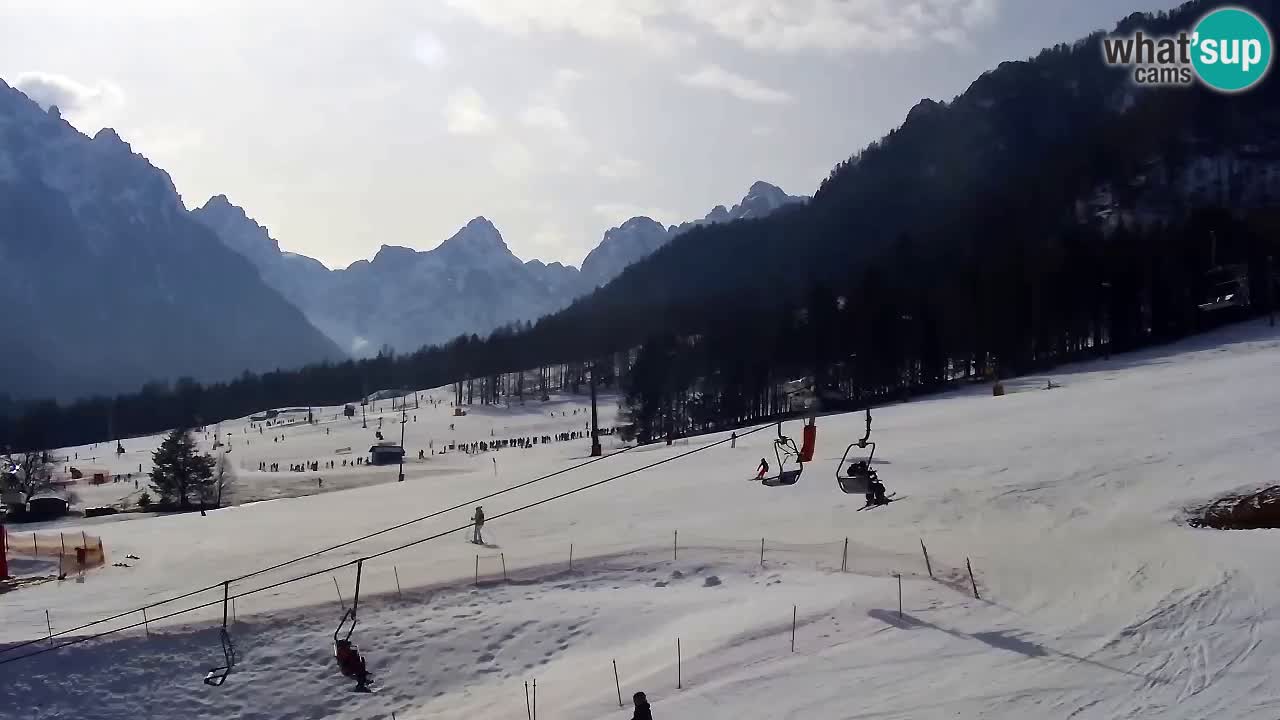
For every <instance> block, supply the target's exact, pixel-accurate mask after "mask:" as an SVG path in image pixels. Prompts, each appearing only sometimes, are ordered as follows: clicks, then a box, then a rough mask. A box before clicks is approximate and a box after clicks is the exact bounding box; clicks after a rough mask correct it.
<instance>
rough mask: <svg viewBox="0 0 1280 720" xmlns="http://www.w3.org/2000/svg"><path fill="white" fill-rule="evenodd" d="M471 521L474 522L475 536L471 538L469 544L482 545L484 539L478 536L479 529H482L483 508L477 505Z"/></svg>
mask: <svg viewBox="0 0 1280 720" xmlns="http://www.w3.org/2000/svg"><path fill="white" fill-rule="evenodd" d="M471 521H472V522H474V523H475V526H476V527H475V535H474V537H472V538H471V542H473V543H475V544H476V545H483V544H484V538H483V537H481V536H480V531H481V529H483V528H484V508H482V507H480V506H479V505H477V506H476V514H475V516H473V517H472V518H471Z"/></svg>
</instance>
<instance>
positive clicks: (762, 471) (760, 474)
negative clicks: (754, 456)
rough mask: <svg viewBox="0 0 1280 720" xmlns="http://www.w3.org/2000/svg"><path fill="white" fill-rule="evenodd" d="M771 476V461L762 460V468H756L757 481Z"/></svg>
mask: <svg viewBox="0 0 1280 720" xmlns="http://www.w3.org/2000/svg"><path fill="white" fill-rule="evenodd" d="M768 474H769V461H768V460H765V459H764V458H760V466H759V467H757V468H756V480H763V479H764V476H765V475H768Z"/></svg>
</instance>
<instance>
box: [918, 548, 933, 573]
mask: <svg viewBox="0 0 1280 720" xmlns="http://www.w3.org/2000/svg"><path fill="white" fill-rule="evenodd" d="M920 552H922V553H924V569H925V570H928V571H929V579H930V580H932V579H933V564H932V563H930V562H929V548H927V547H925V546H924V538H920Z"/></svg>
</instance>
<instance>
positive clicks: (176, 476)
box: [151, 428, 216, 510]
mask: <svg viewBox="0 0 1280 720" xmlns="http://www.w3.org/2000/svg"><path fill="white" fill-rule="evenodd" d="M151 460H152V463H153V464H154V465H155V467H154V468H153V469H152V470H151V487H152V488H154V489H155V491H156V494H158V495H159V496H160V501H161V502H162V503H164V504H166V505H177V507H178V508H180V509H184V510H185V509H189V508H190V507H191V502H192V500H193V499H195V500H198V501H200V502H201V503H203V501H204V500H205V499H206V498H210V497H211V496H212V494H213V493H216V487H215V486H214V482H215V481H214V473H213V465H214V462H213V458H212V457H210V456H209V455H201V454H198V453H197V452H196V444H195V440H194V439H193V438H192V437H191V431H190V430H188V429H186V428H178V429H176V430H174V431H172V432H170V433H169V436H168V437H166V438H165V439H164V441H163V442H161V443H160V447H159V448H157V449H156V451H155V452H154V453H152V455H151Z"/></svg>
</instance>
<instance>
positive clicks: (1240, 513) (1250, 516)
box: [1187, 485, 1280, 530]
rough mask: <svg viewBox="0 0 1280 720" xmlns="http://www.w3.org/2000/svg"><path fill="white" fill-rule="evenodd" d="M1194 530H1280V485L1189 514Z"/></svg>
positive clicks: (1188, 521)
mask: <svg viewBox="0 0 1280 720" xmlns="http://www.w3.org/2000/svg"><path fill="white" fill-rule="evenodd" d="M1188 514H1189V518H1188V520H1187V523H1188V524H1189V525H1191V526H1192V527H1207V528H1214V529H1217V530H1258V529H1262V528H1280V485H1272V486H1271V487H1268V488H1266V489H1263V490H1259V491H1257V492H1254V493H1249V494H1245V495H1228V496H1226V497H1221V498H1218V499H1217V500H1214V501H1213V502H1211V503H1209V504H1207V505H1203V506H1201V507H1198V508H1192V509H1191V510H1190V511H1189V513H1188Z"/></svg>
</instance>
